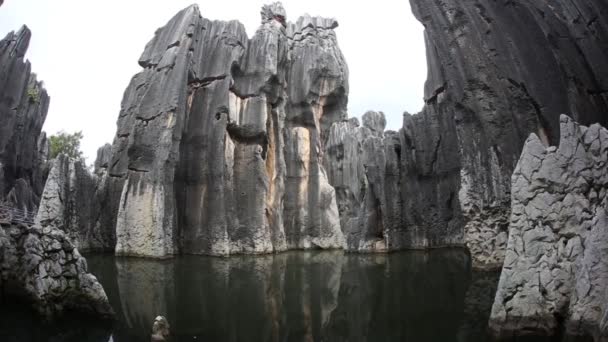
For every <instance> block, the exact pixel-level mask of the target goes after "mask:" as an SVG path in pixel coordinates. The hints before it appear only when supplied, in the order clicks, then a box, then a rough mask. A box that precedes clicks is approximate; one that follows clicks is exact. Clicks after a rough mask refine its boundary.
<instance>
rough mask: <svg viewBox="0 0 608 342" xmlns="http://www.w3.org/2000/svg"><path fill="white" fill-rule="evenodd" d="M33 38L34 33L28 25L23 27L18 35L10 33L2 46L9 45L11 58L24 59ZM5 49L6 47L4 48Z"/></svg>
mask: <svg viewBox="0 0 608 342" xmlns="http://www.w3.org/2000/svg"><path fill="white" fill-rule="evenodd" d="M31 38H32V31H30V29H29V28H28V27H27V26H26V25H23V26H22V27H21V28H20V29H19V31H17V32H16V33H15V32H14V31H11V32H9V33H8V34H7V35H6V37H5V38H4V40H3V44H2V45H5V44H6V45H8V49H9V50H10V51H11V52H10V55H11V57H16V58H23V57H24V56H25V53H26V52H27V49H28V47H29V45H30V39H31ZM6 45H5V46H6ZM3 48H5V47H4V46H3Z"/></svg>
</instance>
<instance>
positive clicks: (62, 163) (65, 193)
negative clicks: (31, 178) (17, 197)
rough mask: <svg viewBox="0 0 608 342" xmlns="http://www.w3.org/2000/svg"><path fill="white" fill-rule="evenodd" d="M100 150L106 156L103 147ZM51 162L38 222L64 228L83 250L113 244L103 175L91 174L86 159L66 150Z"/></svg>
mask: <svg viewBox="0 0 608 342" xmlns="http://www.w3.org/2000/svg"><path fill="white" fill-rule="evenodd" d="M100 153H101V154H102V156H103V149H102V150H100ZM98 163H100V162H99V161H98V162H96V165H97V164H98ZM51 164H52V167H51V171H50V173H49V176H48V179H47V182H46V185H45V188H44V192H43V194H42V198H41V201H40V208H39V210H38V214H37V216H36V222H37V223H38V224H40V225H41V226H42V227H47V226H51V227H55V228H58V229H60V230H62V231H63V232H65V233H66V234H67V235H68V237H69V238H70V239H71V241H72V242H73V243H74V245H75V247H76V248H78V249H79V250H80V251H83V252H84V251H91V250H104V249H108V246H113V244H114V239H115V237H114V231H112V230H109V229H107V221H106V220H105V218H104V217H102V215H103V211H102V208H103V204H102V202H103V200H104V199H105V190H106V189H105V187H104V186H103V185H104V178H103V177H104V175H103V174H102V175H99V176H98V175H94V174H91V172H90V171H89V170H88V169H87V168H86V166H85V164H84V161H82V160H73V159H70V158H69V157H67V156H65V155H63V154H60V155H59V156H57V158H55V159H54V160H53V161H52V163H51ZM98 185H99V186H98Z"/></svg>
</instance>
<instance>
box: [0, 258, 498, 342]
mask: <svg viewBox="0 0 608 342" xmlns="http://www.w3.org/2000/svg"><path fill="white" fill-rule="evenodd" d="M87 259H88V263H89V270H90V271H91V272H92V273H94V274H95V275H96V276H97V277H98V278H99V280H100V281H101V283H102V284H103V286H104V288H105V289H106V292H107V294H108V297H109V299H110V301H111V304H112V306H113V307H114V310H115V311H116V313H117V317H118V321H117V322H116V323H115V324H114V325H113V326H111V327H108V326H103V325H99V324H97V323H95V321H89V320H86V319H85V318H83V317H79V318H71V319H69V320H67V321H66V322H64V323H63V324H56V325H55V326H54V327H53V328H44V327H43V326H42V325H41V323H40V322H37V321H36V320H34V319H33V318H31V316H30V315H28V313H27V312H24V311H22V310H18V309H15V308H10V307H8V306H5V307H4V309H0V340H1V341H9V342H13V341H19V342H29V341H57V342H60V341H61V342H63V341H79V342H81V341H99V342H102V341H103V342H107V341H108V340H110V338H111V339H112V340H113V341H114V342H127V341H128V342H139V341H142V342H144V341H145V342H149V341H150V331H151V325H152V322H153V321H154V318H155V317H156V316H157V315H164V316H166V317H167V318H168V320H169V322H170V324H171V332H172V341H180V342H181V341H486V340H488V336H487V335H486V322H487V318H488V315H489V311H490V307H491V302H492V300H493V297H494V293H495V289H496V282H497V278H498V275H497V274H493V273H490V274H488V273H475V272H472V271H471V268H470V259H469V257H468V255H467V253H466V252H465V251H463V250H434V251H428V252H403V253H395V254H390V255H355V254H344V253H341V252H290V253H285V254H279V255H273V256H242V257H231V258H212V257H200V256H183V257H178V258H175V259H172V260H165V261H154V260H144V259H133V258H118V257H114V256H111V255H89V256H88V257H87Z"/></svg>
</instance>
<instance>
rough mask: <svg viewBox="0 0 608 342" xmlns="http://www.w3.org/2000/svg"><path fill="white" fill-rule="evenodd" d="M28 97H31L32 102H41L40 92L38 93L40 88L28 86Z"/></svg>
mask: <svg viewBox="0 0 608 342" xmlns="http://www.w3.org/2000/svg"><path fill="white" fill-rule="evenodd" d="M27 97H28V98H29V100H30V102H32V103H38V102H40V94H38V89H36V88H28V89H27Z"/></svg>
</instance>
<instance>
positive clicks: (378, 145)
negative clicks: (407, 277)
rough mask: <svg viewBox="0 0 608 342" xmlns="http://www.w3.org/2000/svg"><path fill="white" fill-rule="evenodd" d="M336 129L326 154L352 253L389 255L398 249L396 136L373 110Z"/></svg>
mask: <svg viewBox="0 0 608 342" xmlns="http://www.w3.org/2000/svg"><path fill="white" fill-rule="evenodd" d="M362 119H363V126H360V124H359V120H358V119H357V118H353V119H350V120H348V121H342V122H339V123H336V124H334V125H333V126H332V127H331V130H330V133H329V137H328V139H327V144H326V153H325V156H324V160H325V168H326V169H327V170H329V180H330V183H331V184H332V185H333V186H334V187H335V189H336V193H337V200H338V205H339V209H340V218H341V224H342V229H343V231H344V234H345V236H346V242H347V249H349V250H352V251H362V252H385V251H388V250H389V249H398V248H399V246H395V244H394V240H395V236H394V232H396V231H398V230H399V228H400V227H399V223H400V220H399V219H398V215H399V214H398V208H399V206H400V196H398V194H397V193H396V192H397V191H398V188H397V184H398V182H399V179H398V175H399V173H398V164H399V155H398V151H399V148H400V142H399V137H398V134H397V133H396V132H391V131H388V132H384V128H385V127H386V119H385V117H384V114H383V113H382V112H367V113H365V114H364V115H363V118H362Z"/></svg>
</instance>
